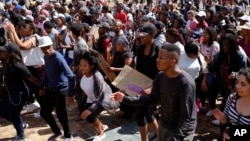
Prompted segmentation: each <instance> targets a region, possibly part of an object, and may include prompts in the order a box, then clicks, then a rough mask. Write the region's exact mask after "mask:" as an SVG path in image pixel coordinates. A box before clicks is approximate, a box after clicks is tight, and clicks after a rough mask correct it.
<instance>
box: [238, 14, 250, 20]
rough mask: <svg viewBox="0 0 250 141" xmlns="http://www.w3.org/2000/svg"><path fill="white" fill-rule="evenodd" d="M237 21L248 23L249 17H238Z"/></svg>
mask: <svg viewBox="0 0 250 141" xmlns="http://www.w3.org/2000/svg"><path fill="white" fill-rule="evenodd" d="M238 20H243V21H247V22H250V17H249V16H248V15H243V16H241V17H238Z"/></svg>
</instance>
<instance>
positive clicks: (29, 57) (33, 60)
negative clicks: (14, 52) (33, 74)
mask: <svg viewBox="0 0 250 141" xmlns="http://www.w3.org/2000/svg"><path fill="white" fill-rule="evenodd" d="M20 52H21V56H22V58H23V62H24V64H25V65H26V66H36V65H44V58H43V56H44V54H43V52H42V51H41V49H40V48H38V47H34V48H31V49H29V50H21V51H20Z"/></svg>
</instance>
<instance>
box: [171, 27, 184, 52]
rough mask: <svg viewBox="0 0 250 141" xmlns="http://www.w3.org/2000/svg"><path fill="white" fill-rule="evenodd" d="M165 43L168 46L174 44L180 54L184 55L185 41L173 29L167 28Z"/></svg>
mask: <svg viewBox="0 0 250 141" xmlns="http://www.w3.org/2000/svg"><path fill="white" fill-rule="evenodd" d="M166 41H167V43H170V44H175V45H176V46H178V47H179V48H180V50H181V54H184V46H183V45H184V44H185V41H184V39H183V37H182V36H181V34H180V33H179V32H178V31H177V30H176V29H175V28H169V29H168V30H167V31H166Z"/></svg>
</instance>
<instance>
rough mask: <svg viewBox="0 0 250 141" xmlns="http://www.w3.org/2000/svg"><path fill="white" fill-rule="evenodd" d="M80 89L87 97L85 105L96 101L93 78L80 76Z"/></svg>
mask: <svg viewBox="0 0 250 141" xmlns="http://www.w3.org/2000/svg"><path fill="white" fill-rule="evenodd" d="M80 87H81V89H82V90H83V91H84V93H85V94H86V95H87V103H93V101H95V100H96V98H95V93H94V77H93V75H92V76H91V77H86V76H85V75H83V76H82V79H81V82H80Z"/></svg>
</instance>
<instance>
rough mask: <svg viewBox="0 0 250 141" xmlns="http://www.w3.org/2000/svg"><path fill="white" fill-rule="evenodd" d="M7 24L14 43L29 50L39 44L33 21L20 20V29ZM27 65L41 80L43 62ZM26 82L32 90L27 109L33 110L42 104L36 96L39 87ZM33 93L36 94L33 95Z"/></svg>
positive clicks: (22, 48) (37, 115) (10, 37)
mask: <svg viewBox="0 0 250 141" xmlns="http://www.w3.org/2000/svg"><path fill="white" fill-rule="evenodd" d="M5 25H6V27H7V29H8V31H9V32H8V35H9V39H10V40H11V41H12V42H13V43H15V44H17V45H18V47H19V48H20V49H21V50H29V49H32V48H33V47H36V46H37V44H38V42H37V38H38V37H39V36H38V35H37V34H36V33H37V28H36V26H35V25H34V24H33V23H27V24H26V23H25V22H19V23H18V25H19V29H18V30H17V31H16V29H15V27H14V25H13V24H12V23H5ZM19 36H20V37H21V39H20V38H19ZM23 61H24V60H23ZM24 63H25V61H24ZM27 67H28V69H29V71H30V72H31V74H32V75H33V76H34V77H36V78H37V79H38V80H41V77H42V75H43V71H44V68H43V65H42V64H40V65H36V66H27ZM26 83H27V85H28V88H29V90H30V96H29V100H28V102H29V103H30V104H29V105H28V106H27V108H26V110H27V112H32V111H33V110H34V109H37V108H39V107H40V105H39V104H38V103H39V99H37V100H38V103H37V102H36V101H35V98H37V96H38V92H39V87H37V86H36V85H34V84H32V83H30V82H26ZM33 94H34V95H35V96H33ZM35 116H36V117H39V112H38V113H36V114H35Z"/></svg>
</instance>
